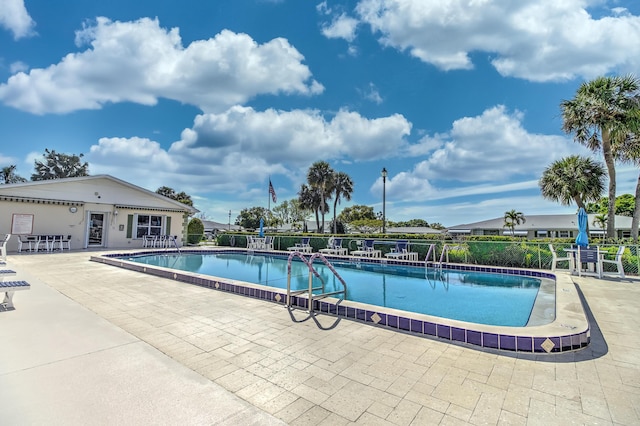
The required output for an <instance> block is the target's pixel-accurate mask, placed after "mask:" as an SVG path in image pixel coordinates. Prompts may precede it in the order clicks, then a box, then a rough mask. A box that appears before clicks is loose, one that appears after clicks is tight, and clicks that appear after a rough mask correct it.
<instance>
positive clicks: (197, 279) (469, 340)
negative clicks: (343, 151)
mask: <svg viewBox="0 0 640 426" xmlns="http://www.w3.org/2000/svg"><path fill="white" fill-rule="evenodd" d="M169 252H170V251H169ZM173 252H175V250H174V251H173ZM180 252H181V253H193V254H203V253H212V250H199V249H193V250H189V249H186V250H185V249H182V250H180ZM224 252H225V253H246V250H242V249H231V250H224ZM159 253H162V254H167V253H168V251H166V250H164V251H158V250H141V251H136V252H135V253H131V252H127V253H108V254H102V255H99V256H91V258H90V260H91V261H94V262H100V263H104V264H108V265H112V266H117V267H120V268H124V269H128V270H132V271H136V272H142V273H146V274H150V275H154V276H158V277H162V278H168V279H172V280H176V281H180V282H184V283H188V284H193V285H197V286H200V287H205V288H209V289H212V290H218V291H224V292H228V293H234V294H238V295H242V296H245V297H252V298H256V299H261V300H266V301H269V302H272V303H277V304H280V305H283V306H285V305H286V299H287V294H286V291H284V290H280V289H278V290H268V289H266V288H265V287H262V286H259V285H256V284H251V283H245V282H241V281H235V280H231V279H224V278H215V277H211V278H210V277H208V276H204V275H199V274H192V273H188V272H181V271H175V270H170V269H164V268H161V267H154V266H148V265H143V264H139V263H134V262H129V261H126V260H123V259H120V258H121V257H125V256H128V257H131V256H142V255H150V254H159ZM268 254H270V255H279V253H273V252H268ZM283 256H284V257H286V256H287V255H286V254H283ZM327 258H328V259H329V260H332V259H333V260H345V257H332V256H327ZM349 260H356V261H361V262H363V263H385V264H398V265H405V266H406V265H410V266H420V267H423V266H424V263H423V262H407V261H398V260H391V259H382V261H381V260H380V259H372V258H361V259H360V258H358V259H354V258H349ZM428 266H433V265H432V264H431V265H429V264H428ZM446 267H447V269H453V270H460V271H475V272H492V273H500V274H513V275H523V276H531V277H537V278H546V279H552V280H554V281H555V279H556V276H555V275H554V274H551V273H548V272H544V271H536V270H523V269H513V268H497V267H484V266H474V265H459V264H447V266H446ZM291 304H292V306H294V307H297V308H301V309H308V300H307V298H306V297H301V296H292V300H291ZM354 305H356V306H351V303H350V302H348V301H342V302H340V301H337V302H335V303H334V302H329V301H326V300H323V301H317V300H316V301H314V310H316V311H319V312H321V313H325V314H330V315H334V316H337V317H342V318H346V319H350V320H354V321H359V322H363V323H367V324H370V325H373V326H376V327H383V328H388V329H392V330H397V331H401V332H405V333H410V334H414V335H418V336H424V337H430V338H437V339H443V340H448V341H451V342H457V343H464V344H468V345H472V346H478V347H481V348H488V349H496V350H502V351H508V352H524V353H535V354H547V353H559V352H570V351H575V350H579V349H582V348H584V347H586V346H588V345H589V343H590V340H591V331H590V328H589V326H588V323H587V326H586V328H585V329H584V330H579V331H577V332H576V333H567V334H562V335H557V334H556V333H549V334H548V335H539V334H535V335H534V334H533V333H531V334H532V335H522V333H518V334H502V333H494V332H488V331H484V330H480V329H475V328H474V327H473V326H474V325H475V324H472V323H464V324H466V326H465V327H462V326H453V325H449V324H445V323H442V322H436V321H427V320H423V319H416V318H414V317H412V316H411V315H410V313H407V315H406V316H404V315H402V314H401V312H402V311H398V312H400V314H394V313H389V312H388V310H385V309H384V308H380V309H376V308H377V307H375V306H370V305H362V304H357V303H354ZM362 306H366V308H363V307H362ZM434 318H435V317H434ZM523 329H524V330H526V328H521V329H520V330H523Z"/></svg>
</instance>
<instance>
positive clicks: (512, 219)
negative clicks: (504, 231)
mask: <svg viewBox="0 0 640 426" xmlns="http://www.w3.org/2000/svg"><path fill="white" fill-rule="evenodd" d="M526 221H527V219H526V218H525V217H524V214H522V212H518V211H516V210H515V209H513V210H510V211H508V212H505V213H504V226H506V227H507V228H509V229H511V236H515V235H516V225H520V224H521V223H525V222H526Z"/></svg>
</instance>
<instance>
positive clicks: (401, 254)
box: [385, 240, 418, 260]
mask: <svg viewBox="0 0 640 426" xmlns="http://www.w3.org/2000/svg"><path fill="white" fill-rule="evenodd" d="M385 256H386V257H390V258H393V259H409V260H418V253H416V252H410V251H409V240H399V241H397V242H396V246H395V247H393V248H392V249H391V251H390V252H389V253H387V254H385Z"/></svg>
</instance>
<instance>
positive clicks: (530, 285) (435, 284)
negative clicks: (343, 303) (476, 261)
mask: <svg viewBox="0 0 640 426" xmlns="http://www.w3.org/2000/svg"><path fill="white" fill-rule="evenodd" d="M127 259H128V260H130V261H132V262H137V263H143V264H145V265H151V266H161V267H167V268H171V269H179V270H182V271H188V272H195V273H199V274H205V275H211V276H215V277H222V278H230V279H234V280H239V281H246V282H250V283H255V284H260V285H264V286H268V287H275V288H280V289H286V288H287V263H288V259H287V257H284V256H281V255H280V256H277V255H271V254H247V253H209V254H202V253H190V254H177V253H171V254H165V253H163V254H147V255H141V256H130V257H128V258H127ZM332 264H333V266H334V268H335V270H336V271H337V272H338V273H339V275H340V276H341V277H342V278H343V279H344V281H345V282H346V283H347V293H346V296H345V299H346V300H351V301H354V302H359V303H366V304H369V305H375V306H381V307H386V308H393V309H399V310H402V311H408V312H414V313H419V314H427V315H435V316H438V317H443V318H450V319H454V320H460V321H466V322H473V323H478V324H487V325H499V326H510V327H524V326H526V325H527V323H528V321H529V318H530V316H531V311H532V309H533V306H534V303H535V301H536V296H537V295H538V289H539V288H540V283H541V279H540V278H534V277H527V276H520V275H507V274H497V273H480V272H473V271H454V270H439V269H434V268H428V269H425V268H424V267H416V266H407V265H393V264H391V265H390V264H383V263H364V264H363V263H362V262H353V261H344V260H340V261H334V262H332ZM314 267H315V269H316V270H317V271H318V273H319V275H320V277H322V279H323V280H324V282H325V283H326V284H325V291H327V292H331V291H339V290H341V288H342V284H341V283H340V282H339V280H338V279H337V278H336V276H335V275H333V273H332V272H331V271H330V270H329V268H328V267H327V266H325V265H324V264H322V263H318V262H316V263H315V264H314ZM308 275H309V270H308V268H307V266H306V265H305V264H304V263H303V262H301V261H299V260H296V259H294V261H293V262H292V264H291V288H292V290H294V291H295V290H304V289H306V288H307V287H308ZM314 285H315V284H314ZM550 321H551V319H550Z"/></svg>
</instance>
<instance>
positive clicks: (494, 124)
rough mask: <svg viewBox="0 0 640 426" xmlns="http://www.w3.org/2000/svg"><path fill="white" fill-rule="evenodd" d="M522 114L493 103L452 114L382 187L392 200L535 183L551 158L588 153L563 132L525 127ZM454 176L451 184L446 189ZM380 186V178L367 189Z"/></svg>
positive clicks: (518, 188) (465, 193)
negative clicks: (472, 112)
mask: <svg viewBox="0 0 640 426" xmlns="http://www.w3.org/2000/svg"><path fill="white" fill-rule="evenodd" d="M522 119H523V114H522V113H520V112H518V111H516V112H513V113H509V112H508V111H507V110H506V108H505V107H504V106H496V107H493V108H489V109H487V110H485V111H484V112H483V113H482V114H481V115H479V116H476V117H463V118H460V119H458V120H456V121H455V122H454V123H453V124H452V127H451V130H450V131H449V132H447V133H445V134H437V135H434V136H425V137H423V138H422V139H421V141H420V142H419V143H418V144H414V145H412V146H410V147H409V149H408V150H407V151H406V153H407V155H419V156H426V157H427V158H426V159H424V160H421V161H419V162H418V163H416V164H415V165H414V166H413V168H412V169H411V170H410V171H405V172H401V173H399V174H397V175H393V176H390V177H389V178H388V179H387V189H388V192H387V193H388V194H390V197H391V198H392V199H395V200H404V201H411V202H419V201H429V200H434V199H445V198H456V197H461V196H470V195H480V194H491V193H504V192H511V191H521V190H526V189H534V188H537V180H538V179H539V177H540V175H541V174H542V171H543V170H544V168H545V167H547V166H548V165H549V164H550V163H551V162H553V161H555V160H557V159H559V158H562V157H565V156H567V155H571V154H575V153H580V154H588V152H587V151H586V149H585V148H583V147H581V146H580V145H578V144H575V143H573V142H572V141H570V140H569V139H567V138H565V137H562V136H556V135H540V134H532V133H529V132H527V130H526V129H524V128H523V126H522ZM453 182H456V189H454V190H452V189H449V187H450V186H451V184H452V183H453ZM504 182H512V183H509V184H505V183H504ZM381 188H382V181H381V180H380V179H379V180H378V182H376V183H375V184H374V186H373V187H372V188H371V191H372V192H374V193H378V192H381Z"/></svg>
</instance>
